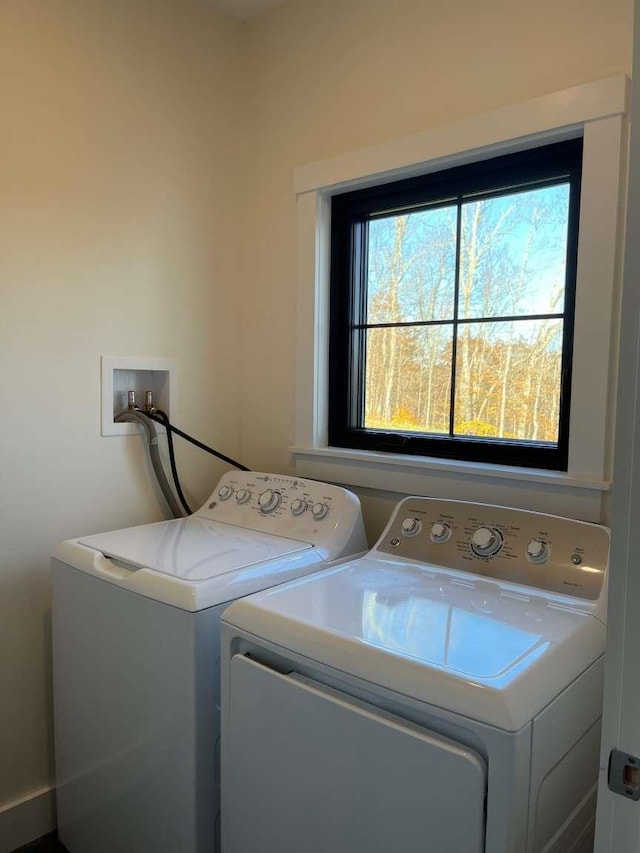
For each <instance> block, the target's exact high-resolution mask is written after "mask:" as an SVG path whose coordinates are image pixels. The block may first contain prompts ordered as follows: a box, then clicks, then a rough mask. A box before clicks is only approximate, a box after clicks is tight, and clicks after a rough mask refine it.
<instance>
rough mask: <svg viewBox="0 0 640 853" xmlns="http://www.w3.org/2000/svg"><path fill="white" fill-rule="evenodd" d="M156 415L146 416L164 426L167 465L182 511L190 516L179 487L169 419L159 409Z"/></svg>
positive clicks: (189, 510)
mask: <svg viewBox="0 0 640 853" xmlns="http://www.w3.org/2000/svg"><path fill="white" fill-rule="evenodd" d="M156 414H157V415H158V417H155V416H154V415H148V417H150V418H151V419H152V420H154V421H156V420H159V422H160V423H161V424H162V425H163V426H164V428H165V429H166V431H167V448H168V450H169V463H170V465H171V474H172V475H173V482H174V484H175V487H176V494H177V495H178V498H179V499H180V503H181V504H182V506H183V507H184V511H185V512H186V513H187V515H191V513H192V510H191V508H190V506H189V504H188V503H187V499H186V498H185V496H184V492H183V491H182V486H181V485H180V478H179V477H178V467H177V465H176V455H175V452H174V449H173V437H172V435H171V424H170V423H169V418H168V417H167V415H166V413H165V412H162V411H160V409H156Z"/></svg>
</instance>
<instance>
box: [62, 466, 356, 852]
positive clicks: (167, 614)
mask: <svg viewBox="0 0 640 853" xmlns="http://www.w3.org/2000/svg"><path fill="white" fill-rule="evenodd" d="M365 548H366V544H365V538H364V530H363V524H362V516H361V512H360V504H359V501H358V499H357V498H356V497H355V495H353V494H351V493H350V492H348V491H346V490H344V489H341V488H338V487H336V486H330V485H326V484H323V483H316V482H310V481H308V480H301V479H294V478H292V477H281V476H276V475H273V474H255V473H244V472H243V473H236V472H232V473H227V474H225V475H224V476H223V477H222V479H221V480H220V483H219V484H218V487H217V488H216V490H215V492H214V493H213V495H212V496H211V498H210V499H209V500H208V501H207V502H206V504H205V505H204V506H203V507H202V508H201V509H200V510H199V511H198V512H196V513H195V514H194V515H193V516H190V517H189V518H184V519H177V520H173V521H165V522H160V523H158V524H149V525H145V526H143V527H135V528H130V529H127V530H119V531H115V532H112V533H104V534H100V535H97V536H87V537H84V538H81V539H76V540H72V541H68V542H63V543H62V544H61V545H59V546H58V548H57V549H56V551H55V553H54V559H53V676H54V721H55V748H56V774H57V786H58V787H57V811H58V832H59V836H60V840H61V841H62V843H63V844H64V845H65V846H66V847H67V848H68V849H69V850H70V851H71V853H124V852H125V851H131V853H159V851H166V853H196V851H197V853H201V851H207V853H211V852H212V851H215V850H218V849H219V737H220V684H219V680H220V616H221V614H222V611H223V610H224V608H225V607H226V606H227V605H228V603H229V602H230V601H232V600H234V599H237V598H239V597H240V596H243V595H247V594H248V593H253V592H256V591H258V590H262V589H265V588H266V587H271V586H273V585H275V584H279V583H282V582H284V581H287V580H291V579H292V578H297V577H300V576H303V575H307V574H309V573H310V572H315V571H317V570H318V569H319V568H322V567H327V566H329V565H332V563H333V561H336V560H338V559H339V558H341V557H346V556H348V555H351V554H354V553H357V552H362V551H364V550H365Z"/></svg>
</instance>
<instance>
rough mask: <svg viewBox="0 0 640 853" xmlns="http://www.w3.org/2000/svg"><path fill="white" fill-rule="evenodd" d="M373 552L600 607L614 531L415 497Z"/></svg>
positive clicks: (401, 506)
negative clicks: (592, 603) (593, 603)
mask: <svg viewBox="0 0 640 853" xmlns="http://www.w3.org/2000/svg"><path fill="white" fill-rule="evenodd" d="M411 519H413V520H414V521H415V524H413V525H411V524H409V522H408V520H411ZM416 528H417V529H418V532H413V531H415V530H416ZM375 550H376V551H378V552H382V553H384V554H392V555H394V557H399V558H401V559H410V560H418V561H420V562H422V563H429V564H431V565H436V566H443V567H446V568H451V569H456V570H458V571H462V572H467V573H469V572H471V573H473V574H476V575H483V576H485V577H490V578H495V579H497V580H502V581H509V582H512V583H518V584H525V585H526V586H530V587H534V588H536V589H541V590H547V591H549V592H554V593H560V594H563V595H569V596H572V597H574V598H581V599H585V600H588V601H596V600H597V599H598V598H599V597H600V594H601V592H602V588H603V582H604V577H605V573H606V569H607V562H608V555H609V533H608V531H607V529H606V528H605V527H602V526H600V525H597V524H588V523H587V522H584V521H575V520H573V519H567V518H560V517H558V516H553V515H546V514H544V513H537V512H530V511H527V510H519V509H509V508H506V507H495V506H489V505H483V504H472V503H466V502H464V501H446V500H439V499H437V498H418V497H411V498H406V499H405V500H403V501H401V502H400V503H399V504H398V507H397V508H396V511H395V514H394V516H393V517H392V519H391V522H390V523H389V524H388V525H387V527H386V529H385V531H384V533H383V534H382V536H381V538H380V540H379V541H378V543H377V545H376V548H375Z"/></svg>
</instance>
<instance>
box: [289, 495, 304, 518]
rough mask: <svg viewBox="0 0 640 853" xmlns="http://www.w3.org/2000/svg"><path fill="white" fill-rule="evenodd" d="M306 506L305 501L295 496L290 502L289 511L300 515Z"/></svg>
mask: <svg viewBox="0 0 640 853" xmlns="http://www.w3.org/2000/svg"><path fill="white" fill-rule="evenodd" d="M306 508H307V502H306V501H303V500H302V499H301V498H296V499H295V500H294V501H292V502H291V512H292V514H293V515H302V513H303V512H304V511H305V510H306Z"/></svg>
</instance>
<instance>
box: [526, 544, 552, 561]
mask: <svg viewBox="0 0 640 853" xmlns="http://www.w3.org/2000/svg"><path fill="white" fill-rule="evenodd" d="M527 559H528V560H529V561H530V562H532V563H546V562H547V560H548V559H549V546H548V545H547V543H546V542H544V541H543V540H542V539H532V540H531V542H529V544H528V545H527Z"/></svg>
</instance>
